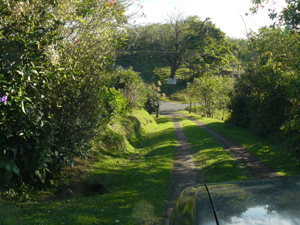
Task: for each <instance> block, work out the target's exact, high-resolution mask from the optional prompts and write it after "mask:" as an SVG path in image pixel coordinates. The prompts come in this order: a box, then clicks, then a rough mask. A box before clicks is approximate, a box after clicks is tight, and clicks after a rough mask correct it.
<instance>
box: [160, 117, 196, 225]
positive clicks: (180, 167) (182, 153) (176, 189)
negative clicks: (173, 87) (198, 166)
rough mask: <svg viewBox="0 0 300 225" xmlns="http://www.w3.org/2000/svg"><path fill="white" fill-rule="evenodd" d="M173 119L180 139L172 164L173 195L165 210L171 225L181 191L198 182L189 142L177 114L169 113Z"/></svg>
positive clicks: (167, 222) (166, 223)
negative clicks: (174, 208) (176, 116)
mask: <svg viewBox="0 0 300 225" xmlns="http://www.w3.org/2000/svg"><path fill="white" fill-rule="evenodd" d="M167 116H168V117H169V118H172V119H173V123H174V128H175V135H176V138H177V139H178V140H179V146H177V147H176V150H175V153H174V161H173V166H172V187H171V195H170V199H169V201H168V205H167V208H166V211H165V215H164V218H165V225H169V223H170V219H171V215H172V211H173V207H174V205H175V203H176V200H177V198H178V196H179V195H180V193H181V192H182V191H183V190H184V189H185V188H187V187H190V186H194V185H196V184H197V179H196V172H195V165H194V161H193V157H192V155H191V153H190V150H189V143H188V140H187V138H186V137H185V135H184V133H183V130H182V128H181V127H180V123H179V120H178V119H177V118H175V114H174V115H173V114H169V115H167Z"/></svg>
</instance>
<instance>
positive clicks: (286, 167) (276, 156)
mask: <svg viewBox="0 0 300 225" xmlns="http://www.w3.org/2000/svg"><path fill="white" fill-rule="evenodd" d="M180 113H183V114H185V115H188V116H190V117H193V118H195V119H197V120H199V121H201V122H202V123H204V124H206V125H207V126H209V127H211V128H213V129H215V130H216V131H218V132H220V133H222V134H223V135H225V136H227V137H228V138H230V139H232V140H234V141H236V142H238V143H240V144H241V145H242V146H244V147H246V148H247V149H248V150H249V151H250V152H252V153H253V154H254V155H256V156H257V157H259V158H260V159H261V160H262V161H263V162H265V163H266V164H267V165H268V166H270V167H271V168H272V169H274V170H275V171H277V172H279V174H281V175H283V176H291V175H300V170H299V168H300V156H299V155H297V154H296V153H294V152H291V151H286V150H285V149H282V148H280V147H278V146H274V145H272V143H271V141H270V140H268V139H267V138H262V137H259V136H257V135H256V134H254V133H253V132H252V131H250V130H247V129H244V128H241V127H237V126H233V125H231V124H227V123H224V122H223V121H221V120H217V119H213V118H206V117H201V116H198V115H195V114H194V113H191V114H189V113H188V112H187V111H180Z"/></svg>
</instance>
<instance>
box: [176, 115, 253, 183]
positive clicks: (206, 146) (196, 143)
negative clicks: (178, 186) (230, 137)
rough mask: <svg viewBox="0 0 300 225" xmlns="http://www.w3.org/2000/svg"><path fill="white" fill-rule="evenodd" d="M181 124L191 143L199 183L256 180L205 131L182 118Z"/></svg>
mask: <svg viewBox="0 0 300 225" xmlns="http://www.w3.org/2000/svg"><path fill="white" fill-rule="evenodd" d="M179 120H180V124H181V127H182V129H183V131H184V134H185V136H186V138H187V139H188V141H189V146H190V151H191V154H192V155H193V158H194V163H195V167H196V173H197V176H198V183H214V182H227V181H241V180H250V179H254V177H253V175H251V173H250V172H249V171H248V170H247V169H246V168H245V167H244V166H243V165H242V164H241V163H240V162H239V161H237V160H236V159H235V157H234V155H232V154H230V153H228V152H226V151H225V150H224V149H223V148H222V147H221V146H220V144H219V143H218V142H217V141H216V140H215V139H213V137H212V136H211V135H210V134H208V133H207V132H206V131H205V130H203V129H201V128H200V127H199V126H198V125H197V124H196V123H194V122H193V121H190V120H189V119H186V118H183V117H180V118H179Z"/></svg>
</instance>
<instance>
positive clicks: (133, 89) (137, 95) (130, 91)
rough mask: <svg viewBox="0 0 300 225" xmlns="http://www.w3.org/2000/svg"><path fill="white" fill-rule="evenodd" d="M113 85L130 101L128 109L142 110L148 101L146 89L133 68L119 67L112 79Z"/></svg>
mask: <svg viewBox="0 0 300 225" xmlns="http://www.w3.org/2000/svg"><path fill="white" fill-rule="evenodd" d="M110 82H111V85H112V86H113V87H115V88H116V89H117V90H120V92H121V93H122V94H123V95H124V97H126V98H127V99H128V108H131V109H141V108H143V107H144V104H145V102H146V100H147V98H146V88H145V84H144V83H143V80H142V78H140V77H139V73H137V72H135V71H133V70H132V68H129V69H124V68H123V67H121V66H120V67H118V68H117V69H116V71H115V72H114V74H113V76H112V78H110Z"/></svg>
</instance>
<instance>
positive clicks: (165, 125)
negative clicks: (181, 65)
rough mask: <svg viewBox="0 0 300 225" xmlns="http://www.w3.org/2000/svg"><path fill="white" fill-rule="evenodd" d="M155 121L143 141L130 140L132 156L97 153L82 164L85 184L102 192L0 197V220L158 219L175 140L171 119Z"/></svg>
mask: <svg viewBox="0 0 300 225" xmlns="http://www.w3.org/2000/svg"><path fill="white" fill-rule="evenodd" d="M157 123H158V125H159V126H158V128H157V129H156V131H155V132H154V133H153V134H152V135H150V136H148V137H147V138H146V139H144V141H142V142H141V141H137V140H135V141H132V143H133V142H135V144H136V143H140V146H139V148H135V153H134V154H133V153H129V152H122V151H121V152H118V154H106V152H102V153H101V154H100V153H99V155H97V159H98V160H97V161H94V163H93V164H92V165H89V166H88V167H87V171H86V174H87V175H86V176H85V182H86V183H91V182H101V183H102V184H103V185H104V186H105V187H106V189H107V190H108V191H107V193H106V194H104V195H97V194H96V195H91V196H85V195H78V196H76V197H75V198H71V199H68V200H53V201H49V200H48V201H46V202H26V203H8V202H5V201H3V200H0V224H1V225H2V224H9V225H10V224H151V223H153V222H157V223H160V222H161V221H160V219H161V216H162V213H163V212H164V209H165V207H166V203H167V199H168V198H169V193H170V187H171V170H172V161H173V152H174V149H175V146H176V140H175V134H174V127H173V122H172V120H170V119H168V118H166V117H160V118H159V119H157ZM149 126H151V125H149ZM124 129H125V128H124ZM144 132H145V133H144V134H146V133H147V132H146V131H144ZM137 139H138V138H137ZM139 140H140V139H139ZM112 151H113V150H112ZM161 224H162V222H161Z"/></svg>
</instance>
